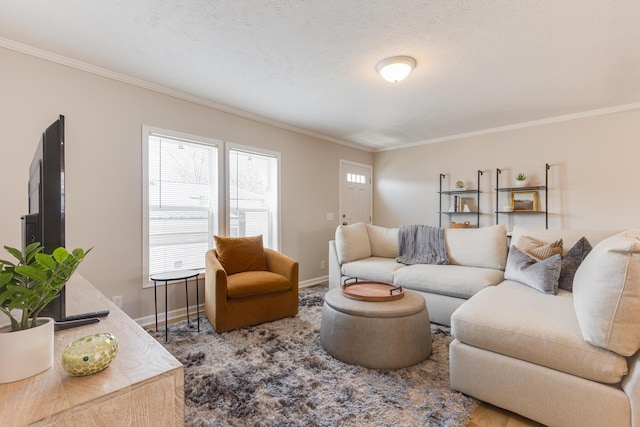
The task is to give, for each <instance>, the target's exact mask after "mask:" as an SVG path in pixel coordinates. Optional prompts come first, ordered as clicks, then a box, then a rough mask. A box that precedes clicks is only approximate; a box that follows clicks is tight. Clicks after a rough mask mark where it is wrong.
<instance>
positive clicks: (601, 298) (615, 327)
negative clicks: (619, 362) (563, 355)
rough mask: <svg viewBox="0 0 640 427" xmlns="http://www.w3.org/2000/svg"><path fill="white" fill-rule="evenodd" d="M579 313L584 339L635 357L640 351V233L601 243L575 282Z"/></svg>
mask: <svg viewBox="0 0 640 427" xmlns="http://www.w3.org/2000/svg"><path fill="white" fill-rule="evenodd" d="M573 294H574V303H575V311H576V315H577V318H578V322H579V323H580V329H581V330H582V335H583V336H584V339H585V340H586V341H587V342H589V343H591V344H593V345H595V346H598V347H601V348H604V349H607V350H611V351H615V352H616V353H618V354H621V355H623V356H631V355H632V354H634V353H635V352H636V351H638V349H640V230H631V231H627V232H623V233H620V234H616V235H615V236H612V237H610V238H608V239H606V240H603V241H602V242H600V243H599V244H597V245H596V246H595V247H594V248H593V250H592V251H591V252H590V253H589V255H587V257H586V258H585V259H584V261H583V262H582V264H581V265H580V267H579V268H578V271H577V272H576V275H575V278H574V281H573Z"/></svg>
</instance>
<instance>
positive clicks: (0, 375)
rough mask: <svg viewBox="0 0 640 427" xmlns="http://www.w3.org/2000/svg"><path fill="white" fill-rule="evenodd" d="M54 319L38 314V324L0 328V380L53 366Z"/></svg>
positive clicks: (8, 381)
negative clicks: (19, 328)
mask: <svg viewBox="0 0 640 427" xmlns="http://www.w3.org/2000/svg"><path fill="white" fill-rule="evenodd" d="M53 325H54V322H53V319H51V318H48V317H43V318H38V326H36V327H35V328H30V329H25V330H23V331H17V332H11V325H6V326H3V327H1V328H0V384H4V383H10V382H13V381H18V380H22V379H25V378H29V377H32V376H34V375H36V374H39V373H40V372H42V371H45V370H47V369H49V368H50V367H51V366H53Z"/></svg>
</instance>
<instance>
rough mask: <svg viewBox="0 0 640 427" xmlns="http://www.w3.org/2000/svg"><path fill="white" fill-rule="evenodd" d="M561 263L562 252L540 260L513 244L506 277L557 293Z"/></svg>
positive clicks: (547, 292)
mask: <svg viewBox="0 0 640 427" xmlns="http://www.w3.org/2000/svg"><path fill="white" fill-rule="evenodd" d="M561 263H562V259H561V258H560V254H556V255H553V256H550V257H549V258H547V259H544V260H542V261H538V260H536V259H535V258H533V257H531V256H529V255H527V254H526V253H524V252H522V251H521V250H519V249H518V248H517V247H515V246H513V245H512V246H511V248H510V249H509V257H508V258H507V268H506V269H505V271H504V278H505V279H508V280H514V281H516V282H520V283H522V284H524V285H527V286H529V287H531V288H533V289H536V290H538V291H540V292H544V293H545V294H549V295H555V294H556V293H557V292H558V278H559V277H560V266H561Z"/></svg>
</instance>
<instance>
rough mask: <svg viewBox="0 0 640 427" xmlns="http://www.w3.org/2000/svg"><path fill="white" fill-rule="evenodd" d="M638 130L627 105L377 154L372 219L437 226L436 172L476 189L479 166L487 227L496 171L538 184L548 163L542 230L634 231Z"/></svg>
mask: <svg viewBox="0 0 640 427" xmlns="http://www.w3.org/2000/svg"><path fill="white" fill-rule="evenodd" d="M639 135H640V109H634V110H629V111H623V112H618V113H612V114H606V115H600V116H593V117H587V118H581V119H575V120H571V121H563V122H558V123H553V124H545V125H539V126H535V127H529V128H522V129H517V130H510V131H506V132H500V133H493V134H488V135H483V136H475V137H468V138H462V139H459V140H455V141H448V142H441V143H437V144H429V145H422V146H417V147H411V148H405V149H400V150H395V151H387V152H379V153H376V154H375V160H374V171H375V185H374V189H375V190H374V191H375V193H374V217H375V222H376V223H377V224H380V225H386V226H398V225H401V224H411V223H419V224H430V225H438V215H437V213H436V212H437V211H438V194H437V191H438V177H439V174H440V173H444V174H447V179H448V180H449V179H450V180H451V181H450V182H448V185H447V187H448V186H449V185H450V184H453V183H455V181H456V180H457V179H462V180H464V181H466V183H467V186H471V188H476V184H475V182H476V178H475V176H476V171H477V170H478V169H479V170H483V171H486V172H485V174H484V175H483V177H482V180H481V189H482V192H483V194H482V202H481V209H482V210H483V212H487V214H485V215H482V217H481V220H480V223H481V225H482V226H485V225H490V224H494V223H495V215H494V214H493V212H494V211H495V191H494V189H495V186H496V168H500V169H504V172H503V174H502V175H501V178H500V179H501V181H500V185H501V186H512V185H513V184H512V179H513V177H514V176H515V175H516V174H517V173H518V172H524V173H526V174H528V175H530V176H531V177H532V178H533V179H534V182H532V184H534V185H543V184H544V164H545V163H549V164H550V165H551V169H550V170H549V187H550V191H549V211H550V216H549V228H573V229H579V228H609V229H611V228H615V229H618V228H638V227H640V197H639V193H638V184H639V181H640V180H639V179H638V171H639V160H638V159H640V144H639V143H638V141H639V139H638V138H639ZM470 184H471V185H470ZM541 196H542V194H541ZM502 204H503V203H500V206H502ZM444 208H445V209H446V208H448V205H445V207H444ZM454 220H455V221H464V220H466V219H465V218H462V217H456V219H454ZM505 220H506V221H505ZM500 222H501V223H502V222H506V223H508V224H509V226H510V227H511V226H513V225H514V224H516V223H517V224H527V225H532V226H541V227H544V217H543V216H540V217H538V216H536V217H531V216H527V217H520V216H518V217H517V218H516V217H511V221H510V222H509V219H508V217H506V216H504V215H500ZM445 224H446V223H445V222H443V226H445Z"/></svg>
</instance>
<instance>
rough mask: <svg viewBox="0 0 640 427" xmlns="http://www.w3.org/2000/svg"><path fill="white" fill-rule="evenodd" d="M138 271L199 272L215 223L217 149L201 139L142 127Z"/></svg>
mask: <svg viewBox="0 0 640 427" xmlns="http://www.w3.org/2000/svg"><path fill="white" fill-rule="evenodd" d="M143 132H144V136H145V140H146V143H144V144H143V146H144V147H145V148H146V150H145V152H144V153H143V158H144V161H146V164H145V167H144V171H145V172H144V178H145V179H144V185H143V193H145V194H144V195H143V200H144V201H145V209H144V212H143V222H144V224H143V230H144V231H143V233H144V234H145V236H144V248H145V249H144V251H145V253H144V257H143V258H144V260H143V263H144V267H143V268H144V271H145V272H146V274H148V275H152V274H155V273H160V272H164V271H176V270H185V269H202V268H204V258H205V253H206V251H207V250H208V249H209V248H211V247H212V246H213V235H214V234H217V232H218V225H219V221H220V218H219V206H218V201H219V199H220V198H219V193H220V189H219V185H218V172H219V170H220V168H219V165H218V161H219V149H220V147H221V145H222V142H221V141H215V140H207V139H205V138H198V137H193V136H188V135H180V134H178V133H175V132H169V131H164V130H159V129H152V128H147V127H145V128H144V130H143Z"/></svg>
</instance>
